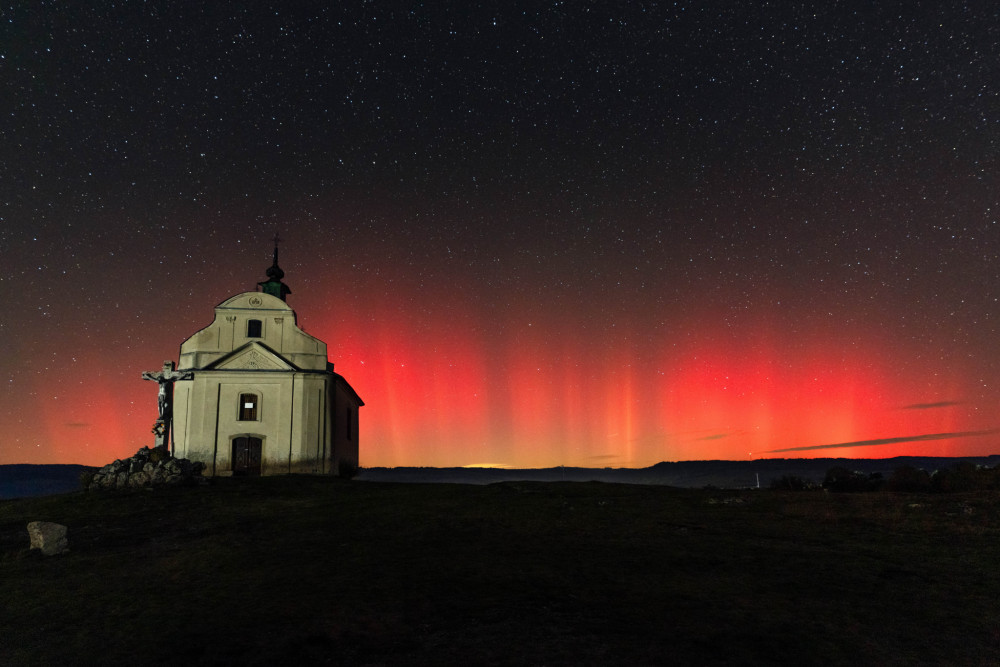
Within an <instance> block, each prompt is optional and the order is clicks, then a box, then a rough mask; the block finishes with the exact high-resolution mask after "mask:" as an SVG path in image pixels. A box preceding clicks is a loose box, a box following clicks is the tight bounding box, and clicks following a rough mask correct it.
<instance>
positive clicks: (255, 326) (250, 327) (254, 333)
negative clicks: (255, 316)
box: [247, 320, 262, 338]
mask: <svg viewBox="0 0 1000 667" xmlns="http://www.w3.org/2000/svg"><path fill="white" fill-rule="evenodd" d="M261 329H262V325H261V321H260V320H247V338H260V335H261V333H260V332H261Z"/></svg>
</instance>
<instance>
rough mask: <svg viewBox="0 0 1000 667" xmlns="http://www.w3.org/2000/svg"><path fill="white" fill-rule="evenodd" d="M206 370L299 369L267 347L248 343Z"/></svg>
mask: <svg viewBox="0 0 1000 667" xmlns="http://www.w3.org/2000/svg"><path fill="white" fill-rule="evenodd" d="M206 370H219V371H237V370H238V371H244V370H245V371H294V370H298V369H296V368H295V366H294V365H292V364H291V363H290V362H289V361H288V360H286V359H285V358H284V357H282V356H281V355H279V354H278V353H277V352H275V351H274V350H272V349H270V348H269V347H267V346H266V345H262V344H260V343H248V344H246V345H244V346H243V347H241V348H239V349H236V350H233V351H232V352H231V353H229V354H227V355H226V356H224V357H222V358H221V359H219V360H218V361H216V362H214V363H212V364H210V365H209V366H208V367H207V368H206Z"/></svg>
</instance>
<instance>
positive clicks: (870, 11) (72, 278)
mask: <svg viewBox="0 0 1000 667" xmlns="http://www.w3.org/2000/svg"><path fill="white" fill-rule="evenodd" d="M202 4H204V5H205V6H199V5H202ZM998 19H1000V16H998V10H997V9H996V5H995V4H994V3H992V2H988V1H986V0H983V1H978V2H977V1H975V0H972V1H968V2H947V3H938V2H923V1H921V0H906V1H902V2H899V1H895V0H888V1H884V2H877V3H873V2H867V1H865V2H862V1H860V0H858V1H846V0H823V1H813V2H809V1H807V2H802V3H798V2H796V3H793V2H759V3H736V2H730V1H728V0H726V1H712V0H706V1H703V2H686V1H684V0H678V1H677V2H652V1H649V2H645V1H641V0H639V1H636V2H629V3H609V2H587V1H585V0H581V1H580V2H562V1H550V2H541V1H531V2H517V1H516V0H511V1H505V2H428V3H422V2H417V1H411V2H395V1H388V0H387V1H381V0H370V1H352V0H345V1H344V2H337V3H328V2H280V3H278V2H255V1H253V0H244V1H241V2H227V1H224V0H220V1H219V2H212V3H167V2H162V1H155V0H154V1H150V2H138V1H135V2H110V1H109V2H95V3H71V2H57V1H51V0H38V1H37V2H31V3H5V5H4V6H2V7H0V176H2V177H0V256H2V258H3V267H4V270H3V271H2V272H0V304H2V315H0V340H2V342H3V351H2V353H0V381H2V390H0V391H2V394H0V399H2V400H0V463H19V462H25V463H83V464H91V465H100V464H103V463H107V462H108V461H110V460H112V459H114V458H120V457H123V456H128V455H130V454H131V453H133V452H134V451H135V449H137V448H138V447H140V446H142V445H146V444H151V436H150V435H149V428H150V426H151V425H152V422H153V420H154V419H155V417H156V387H155V386H154V385H152V383H147V382H143V381H142V380H141V379H140V373H141V371H143V370H156V369H159V368H160V366H161V364H162V362H163V360H165V359H176V358H177V354H178V348H179V346H180V343H181V342H182V341H183V340H184V339H185V338H187V337H188V336H190V335H191V334H192V333H194V332H195V331H197V330H198V329H200V328H202V327H204V326H206V325H207V324H209V323H210V322H211V320H212V317H213V310H212V309H213V308H214V306H216V305H217V304H219V303H220V302H222V301H224V300H225V299H227V298H228V297H230V296H232V295H234V294H237V293H239V292H243V291H247V290H252V289H255V285H256V283H257V282H258V281H261V280H264V279H265V276H264V270H265V269H266V268H267V267H268V266H269V265H270V261H271V252H272V245H271V239H272V237H273V236H274V234H275V233H278V234H280V236H281V238H282V239H283V243H282V244H281V266H282V268H283V269H284V270H285V272H286V276H285V282H286V283H287V284H288V285H289V287H290V288H291V289H292V294H291V295H290V296H289V297H288V301H289V304H290V305H291V306H292V307H293V308H294V309H295V310H296V312H297V314H298V322H299V324H300V326H302V327H303V328H304V329H305V330H306V331H307V332H309V333H311V334H313V335H315V336H317V337H319V338H321V339H323V340H325V341H326V342H327V343H328V345H329V356H330V360H331V361H333V362H334V363H335V365H336V369H337V371H338V372H340V373H341V374H343V375H344V376H346V377H347V379H348V380H349V381H350V382H351V383H352V385H353V386H354V388H355V389H356V390H357V391H358V393H359V394H360V395H361V396H362V398H363V399H364V400H365V402H366V406H365V407H364V408H363V409H362V413H361V437H362V446H361V462H362V465H363V466H401V465H418V466H459V465H481V464H493V465H506V466H512V467H537V466H551V465H573V466H590V467H603V466H614V467H620V466H628V467H639V466H647V465H652V464H654V463H656V462H658V461H664V460H690V459H736V460H740V459H750V458H764V457H794V456H846V457H872V458H880V457H886V456H895V455H904V454H914V455H941V456H963V455H983V454H991V453H998V452H1000V431H998V429H1000V410H998V407H1000V379H998V377H1000V346H998V344H997V329H998V324H1000V302H998V298H1000V275H998V270H997V266H998V251H1000V229H998V225H997V219H998V207H1000V202H998V196H1000V188H998V186H1000V181H998V175H997V174H998V171H997V166H998V165H997V155H998V148H1000V95H998V85H1000V84H998V82H1000V57H998V43H1000V20H998Z"/></svg>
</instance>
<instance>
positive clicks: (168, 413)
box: [142, 361, 194, 447]
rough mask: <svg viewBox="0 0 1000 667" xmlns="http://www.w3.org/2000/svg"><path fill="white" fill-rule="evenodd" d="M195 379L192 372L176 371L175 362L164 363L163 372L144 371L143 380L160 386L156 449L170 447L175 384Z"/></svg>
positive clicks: (154, 431)
mask: <svg viewBox="0 0 1000 667" xmlns="http://www.w3.org/2000/svg"><path fill="white" fill-rule="evenodd" d="M192 377H194V373H193V372H191V371H177V370H174V362H172V361H164V362H163V370H161V371H143V372H142V379H143V380H152V381H153V382H156V383H157V384H159V385H160V391H159V394H158V395H157V405H158V407H159V413H160V416H159V417H158V418H157V420H156V422H155V423H154V424H153V435H154V436H155V445H154V446H155V447H162V446H164V445H167V446H169V443H170V425H171V422H172V416H173V407H174V382H177V381H178V380H190V379H191V378H192Z"/></svg>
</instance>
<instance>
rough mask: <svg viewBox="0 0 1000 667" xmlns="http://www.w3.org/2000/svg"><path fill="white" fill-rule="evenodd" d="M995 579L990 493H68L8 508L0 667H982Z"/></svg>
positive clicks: (256, 483) (625, 489)
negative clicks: (33, 544)
mask: <svg viewBox="0 0 1000 667" xmlns="http://www.w3.org/2000/svg"><path fill="white" fill-rule="evenodd" d="M32 520H48V521H55V522H59V523H63V524H66V525H67V526H69V540H70V548H71V552H70V553H69V554H65V555H62V556H53V557H43V556H41V555H40V554H38V553H37V552H29V551H28V537H27V532H26V529H25V525H26V524H27V523H28V522H29V521H32ZM997 562H1000V496H998V495H997V493H996V492H977V493H973V494H939V495H934V494H927V495H905V494H889V493H871V494H857V495H855V494H831V493H825V492H822V491H810V492H800V493H779V492H774V491H769V490H759V491H757V490H754V491H718V490H714V491H713V490H681V489H675V488H669V487H654V486H635V485H617V484H602V483H534V482H508V483H503V484H494V485H489V486H459V485H444V484H380V483H374V482H367V483H359V482H345V481H342V480H336V479H330V478H323V477H296V476H292V477H276V478H263V479H243V480H240V479H226V480H215V481H214V482H213V483H212V484H210V485H205V486H200V487H193V488H174V489H162V490H156V491H138V492H134V493H130V494H124V495H122V494H106V493H101V494H84V493H74V494H68V495H61V496H52V497H45V498H31V499H22V500H8V501H2V502H0V572H2V576H0V599H2V600H3V613H2V614H0V663H2V664H4V665H29V664H30V665H36V664H106V665H107V664H185V665H189V664H260V665H264V664H278V663H279V662H284V663H288V664H323V663H328V664H357V665H362V664H532V665H536V664H550V665H552V664H664V663H676V664H767V663H783V664H824V665H829V664H851V665H855V664H858V663H865V664H913V663H918V662H919V663H936V664H941V663H949V664H990V663H991V662H992V661H993V660H995V656H996V655H998V654H1000V610H998V608H997V606H996V600H997V599H1000V568H997V567H996V564H997Z"/></svg>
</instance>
